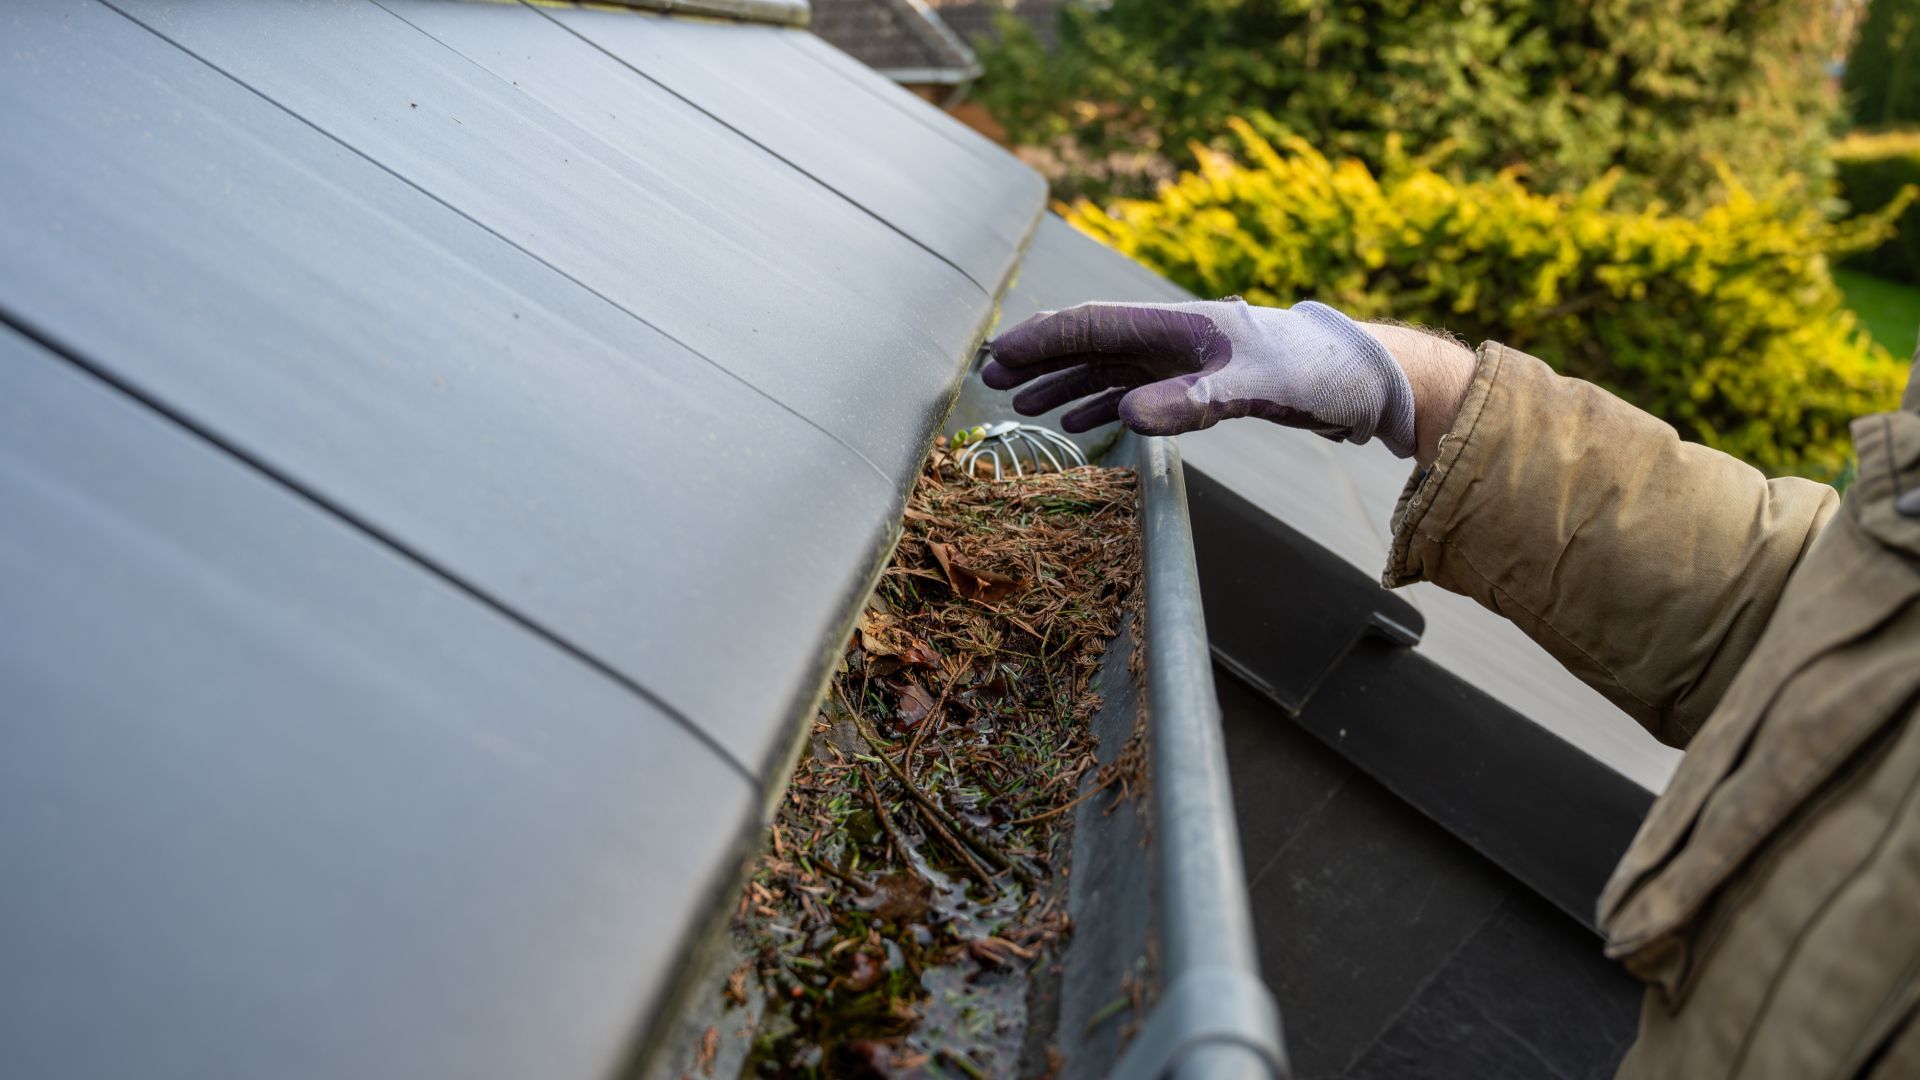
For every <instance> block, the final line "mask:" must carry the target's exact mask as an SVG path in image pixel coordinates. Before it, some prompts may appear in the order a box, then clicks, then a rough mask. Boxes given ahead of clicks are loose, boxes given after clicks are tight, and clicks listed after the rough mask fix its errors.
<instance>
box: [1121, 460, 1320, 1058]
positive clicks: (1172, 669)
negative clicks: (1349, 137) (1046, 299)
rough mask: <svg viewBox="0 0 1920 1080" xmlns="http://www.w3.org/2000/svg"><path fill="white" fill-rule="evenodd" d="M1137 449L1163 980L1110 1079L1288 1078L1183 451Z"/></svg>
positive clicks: (1155, 860)
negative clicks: (1245, 858) (1239, 825)
mask: <svg viewBox="0 0 1920 1080" xmlns="http://www.w3.org/2000/svg"><path fill="white" fill-rule="evenodd" d="M1136 451H1137V464H1138V471H1139V476H1140V488H1141V490H1140V502H1141V518H1142V520H1141V534H1142V537H1143V539H1144V544H1145V552H1144V559H1143V561H1144V564H1145V571H1146V589H1147V605H1146V608H1147V618H1146V623H1147V626H1146V639H1147V640H1146V644H1147V701H1148V705H1149V707H1150V713H1151V716H1150V719H1151V735H1150V738H1151V750H1152V757H1151V762H1152V764H1151V768H1152V774H1151V790H1152V797H1153V814H1154V818H1153V823H1154V837H1153V851H1154V873H1155V878H1156V882H1157V884H1158V886H1159V894H1160V895H1159V900H1160V903H1159V910H1158V914H1159V921H1158V925H1159V929H1160V945H1161V949H1160V961H1161V969H1162V977H1161V994H1160V999H1159V1002H1158V1003H1157V1004H1156V1006H1155V1008H1154V1011H1153V1013H1152V1015H1151V1016H1150V1017H1149V1018H1148V1020H1147V1023H1146V1026H1145V1027H1144V1028H1143V1029H1142V1030H1141V1032H1140V1034H1139V1036H1138V1037H1136V1038H1135V1039H1134V1041H1133V1043H1132V1044H1131V1045H1130V1046H1129V1047H1128V1048H1127V1052H1126V1055H1125V1056H1124V1057H1123V1058H1122V1059H1121V1062H1120V1067H1119V1069H1118V1070H1117V1071H1116V1073H1115V1076H1116V1077H1120V1078H1123V1080H1148V1078H1152V1080H1159V1078H1162V1077H1167V1076H1177V1077H1180V1078H1183V1080H1186V1078H1200V1077H1205V1078H1209V1080H1211V1078H1225V1077H1231V1078H1239V1077H1246V1078H1249V1080H1252V1078H1256V1077H1258V1078H1271V1077H1285V1076H1286V1075H1287V1074H1288V1070H1287V1061H1286V1052H1285V1049H1284V1048H1283V1046H1282V1044H1281V1037H1280V1014H1279V1010H1278V1009H1277V1008H1276V1007H1275V1005H1274V1003H1273V998H1272V996H1271V995H1270V994H1268V992H1267V989H1266V986H1265V984H1263V983H1262V982H1261V981H1260V976H1259V966H1258V960H1257V954H1256V953H1255V952H1254V945H1253V921H1252V916H1251V915H1250V914H1249V912H1248V910H1247V885H1246V880H1245V876H1244V874H1243V871H1242V869H1241V861H1240V837H1239V833H1238V831H1237V830H1236V829H1235V826H1234V818H1233V797H1232V793H1231V790H1230V788H1229V786H1228V780H1227V759H1226V753H1225V750H1224V748H1223V746H1222V743H1221V736H1220V704H1219V701H1218V699H1217V698H1216V697H1215V695H1214V688H1213V657H1212V654H1211V653H1210V651H1209V649H1208V646H1207V634H1206V623H1205V621H1204V618H1203V615H1202V612H1201V608H1200V576H1199V573H1198V571H1197V569H1196V568H1195V566H1194V556H1193V533H1192V529H1191V526H1190V524H1189V522H1188V519H1187V491H1186V481H1185V479H1184V478H1183V476H1182V474H1181V471H1180V451H1179V448H1178V446H1177V445H1176V444H1175V443H1174V441H1173V440H1172V439H1161V438H1150V439H1144V440H1139V445H1138V446H1137V448H1136Z"/></svg>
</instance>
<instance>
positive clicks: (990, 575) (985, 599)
mask: <svg viewBox="0 0 1920 1080" xmlns="http://www.w3.org/2000/svg"><path fill="white" fill-rule="evenodd" d="M927 550H928V551H931V552H933V561H934V562H937V563H939V564H940V569H941V570H942V571H943V572H945V573H946V575H947V584H948V585H949V586H952V588H953V591H954V593H955V595H957V596H959V597H961V598H962V599H965V600H976V601H978V602H980V603H982V604H997V603H999V602H1000V601H1002V600H1005V599H1006V598H1007V597H1009V596H1012V595H1013V594H1014V593H1017V592H1019V591H1020V590H1022V589H1024V588H1026V582H1023V581H1021V580H1020V579H1019V578H1015V577H1009V576H1007V575H1006V574H1002V573H998V572H996V571H993V570H982V569H980V568H979V567H977V566H971V565H968V563H967V560H966V556H964V555H961V554H960V553H959V552H958V551H955V550H954V548H953V545H952V544H942V543H940V542H938V541H935V540H929V541H927Z"/></svg>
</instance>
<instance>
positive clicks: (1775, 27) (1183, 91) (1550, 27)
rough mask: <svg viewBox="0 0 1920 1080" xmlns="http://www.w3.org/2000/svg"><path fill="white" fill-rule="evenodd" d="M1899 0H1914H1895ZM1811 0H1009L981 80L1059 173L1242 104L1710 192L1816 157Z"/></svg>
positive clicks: (983, 92)
mask: <svg viewBox="0 0 1920 1080" xmlns="http://www.w3.org/2000/svg"><path fill="white" fill-rule="evenodd" d="M1908 2H1912V0H1908ZM1833 21H1834V20H1833V18H1832V16H1831V13H1830V12H1829V10H1828V5H1827V4H1825V3H1820V2H1815V0H1713V2H1710V3H1709V2H1700V0H1693V2H1678V3H1676V2H1672V0H1580V2H1579V3H1569V2H1567V0H1470V2H1464V3H1445V4H1439V3H1432V2H1431V0H1343V2H1341V3H1338V4H1330V3H1325V2H1323V0H1111V2H1107V3H1100V4H1090V3H1089V4H1081V3H1074V4H1069V5H1067V7H1066V9H1065V10H1064V12H1063V14H1062V17H1061V21H1060V26H1059V30H1060V33H1059V39H1060V40H1059V45H1058V47H1057V48H1054V49H1052V50H1049V49H1045V48H1042V47H1041V46H1040V43H1039V40H1038V38H1037V37H1036V36H1035V35H1034V34H1032V33H1030V32H1028V31H1026V30H1025V29H1024V28H1022V27H1021V26H1019V25H1018V24H1016V23H1013V22H1011V21H1009V22H1007V23H1004V24H1003V27H1004V32H1003V34H1002V36H1001V40H1000V41H999V42H998V43H997V44H994V43H985V44H983V45H982V49H981V60H982V62H983V64H984V65H985V66H986V75H985V77H984V78H983V79H982V80H981V83H980V85H979V87H978V88H977V89H976V95H977V97H978V99H979V100H981V101H983V102H984V103H985V104H986V105H987V106H988V108H989V109H991V110H992V111H993V113H994V115H995V117H997V118H998V119H999V120H1000V122H1001V123H1003V124H1005V125H1006V128H1007V133H1008V137H1009V138H1010V139H1011V140H1012V141H1013V142H1015V143H1017V144H1020V145H1022V146H1023V147H1027V148H1029V150H1030V151H1031V152H1032V154H1033V156H1034V158H1035V160H1036V163H1037V164H1040V165H1041V166H1042V167H1043V170H1044V171H1046V172H1047V173H1048V174H1049V178H1050V179H1052V180H1054V182H1055V190H1056V192H1059V193H1061V194H1062V195H1070V194H1084V195H1088V196H1091V197H1094V198H1106V197H1110V196H1113V195H1127V196H1137V197H1144V196H1147V195H1149V194H1151V193H1152V192H1153V190H1154V189H1155V184H1156V181H1158V180H1159V179H1160V178H1161V176H1162V175H1163V173H1164V172H1170V171H1171V169H1170V168H1169V166H1172V167H1180V168H1186V167H1191V166H1192V165H1193V164H1194V159H1193V158H1192V157H1191V156H1190V154H1189V153H1188V151H1187V148H1188V146H1189V144H1191V143H1192V142H1195V141H1199V142H1207V141H1210V140H1212V139H1214V138H1216V137H1218V136H1221V135H1223V134H1225V132H1226V123H1227V120H1228V119H1229V118H1232V117H1243V118H1245V119H1246V120H1247V121H1249V122H1250V123H1252V124H1253V126H1254V128H1255V130H1257V131H1259V132H1260V133H1261V134H1262V135H1264V136H1266V137H1268V138H1273V139H1278V138H1282V137H1285V136H1288V135H1297V136H1301V137H1304V138H1306V139H1307V140H1309V141H1310V142H1312V143H1313V144H1314V145H1316V146H1318V147H1320V148H1322V149H1323V150H1324V151H1326V152H1328V153H1332V154H1337V155H1351V156H1354V157H1358V158H1360V159H1361V160H1363V161H1365V162H1367V163H1368V164H1369V165H1370V166H1372V167H1375V168H1380V167H1383V166H1384V165H1385V163H1386V159H1385V158H1384V156H1383V154H1384V152H1385V146H1386V143H1387V141H1388V139H1389V138H1390V137H1397V138H1401V139H1404V140H1405V145H1406V148H1407V150H1408V151H1409V152H1412V153H1415V154H1419V155H1432V156H1434V158H1435V159H1436V160H1442V159H1444V161H1445V163H1446V166H1447V168H1448V169H1451V170H1458V171H1459V172H1460V173H1461V174H1462V175H1464V176H1468V177H1476V178H1484V177H1486V176H1490V175H1492V174H1493V173H1495V172H1497V171H1499V170H1500V169H1503V168H1509V167H1520V168H1525V169H1526V170H1527V178H1528V180H1529V182H1530V183H1531V184H1532V185H1533V186H1534V187H1535V188H1537V189H1539V190H1543V191H1558V190H1576V189H1578V188H1580V187H1582V186H1585V185H1586V184H1588V183H1591V182H1593V181H1595V180H1597V179H1598V178H1599V177H1600V176H1602V175H1604V174H1606V173H1607V172H1608V170H1610V169H1613V168H1616V167H1617V168H1619V169H1621V170H1623V172H1624V174H1625V175H1624V177H1623V178H1622V179H1621V180H1620V181H1619V182H1618V183H1619V189H1618V190H1619V192H1620V194H1621V196H1622V198H1623V200H1644V199H1648V198H1655V197H1657V198H1662V199H1664V200H1666V201H1667V202H1668V203H1669V204H1670V205H1676V206H1689V207H1691V206H1694V205H1697V204H1701V203H1704V202H1706V201H1710V199H1711V196H1712V194H1713V193H1714V192H1715V190H1716V188H1717V184H1718V176H1717V174H1716V172H1715V169H1714V165H1713V163H1714V162H1716V161H1719V162H1724V163H1725V164H1726V165H1727V166H1729V167H1730V168H1731V169H1732V170H1733V172H1734V173H1735V175H1737V176H1741V177H1774V176H1781V175H1784V174H1786V173H1789V172H1792V173H1799V174H1802V175H1806V176H1810V177H1815V178H1819V179H1823V178H1824V173H1825V170H1826V169H1827V168H1828V167H1829V166H1828V162H1827V159H1826V148H1827V144H1828V141H1829V129H1830V127H1831V126H1832V121H1833V120H1834V119H1835V118H1836V116H1837V114H1838V111H1839V109H1838V103H1837V100H1836V99H1835V96H1834V95H1833V94H1832V93H1831V92H1830V91H1829V88H1828V79H1827V75H1826V67H1825V65H1826V62H1827V59H1828V57H1829V55H1830V53H1831V49H1830V44H1829V43H1830V39H1831V36H1832V28H1833Z"/></svg>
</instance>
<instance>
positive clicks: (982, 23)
mask: <svg viewBox="0 0 1920 1080" xmlns="http://www.w3.org/2000/svg"><path fill="white" fill-rule="evenodd" d="M926 2H927V6H928V7H930V8H933V9H934V10H935V11H937V12H939V14H940V18H941V19H943V20H945V21H946V24H947V25H948V26H949V27H951V28H952V29H953V32H954V33H955V34H958V35H959V36H960V40H962V41H964V42H967V43H968V44H969V45H971V44H973V43H974V42H976V41H978V40H980V39H981V38H982V37H985V38H989V39H991V38H996V37H998V36H999V30H998V27H997V25H996V24H997V23H998V22H999V15H1000V13H1001V12H1006V13H1008V14H1011V15H1012V16H1013V17H1014V18H1016V19H1019V20H1020V21H1021V22H1024V23H1026V24H1027V25H1028V26H1029V27H1031V28H1032V30H1033V32H1034V34H1035V35H1036V36H1038V37H1039V39H1040V43H1041V44H1042V45H1045V46H1046V47H1047V48H1049V49H1051V48H1053V47H1054V46H1055V45H1057V44H1059V41H1060V12H1061V11H1062V10H1063V9H1065V8H1066V6H1067V3H1068V0H926ZM824 6H825V5H823V4H820V3H818V2H817V0H816V3H815V4H814V10H815V11H816V12H817V11H819V10H820V9H821V8H822V7H824ZM817 18H818V17H817V16H816V21H817Z"/></svg>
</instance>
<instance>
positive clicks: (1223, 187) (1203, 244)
mask: <svg viewBox="0 0 1920 1080" xmlns="http://www.w3.org/2000/svg"><path fill="white" fill-rule="evenodd" d="M1235 133H1236V134H1237V135H1238V137H1239V139H1240V144H1241V147H1242V152H1241V154H1240V156H1239V157H1238V158H1233V157H1228V156H1225V155H1219V154H1208V153H1204V152H1203V153H1202V157H1201V160H1202V165H1201V168H1200V170H1199V171H1197V172H1193V173H1188V174H1183V175H1182V176H1181V177H1180V178H1179V179H1178V180H1177V181H1175V182H1173V183H1171V184H1168V185H1166V186H1164V187H1163V188H1162V189H1161V191H1160V194H1159V195H1158V197H1156V198H1153V199H1140V200H1126V201H1122V202H1119V203H1116V204H1115V205H1113V206H1112V207H1110V208H1108V209H1101V208H1100V207H1097V206H1095V205H1093V204H1091V203H1087V202H1081V203H1079V204H1077V205H1074V206H1063V207H1061V210H1062V212H1063V213H1064V214H1065V215H1066V216H1067V218H1068V219H1069V220H1070V221H1071V222H1072V223H1073V224H1074V225H1076V226H1078V227H1079V228H1080V229H1082V230H1083V231H1085V232H1087V233H1089V234H1091V235H1093V236H1094V237H1096V238H1098V239H1100V240H1102V241H1104V242H1106V243H1107V244H1109V245H1110V246H1112V247H1114V248H1117V249H1119V250H1120V251H1123V252H1125V253H1126V254H1128V255H1130V256H1132V257H1134V258H1135V259H1138V260H1140V261H1141V262H1143V263H1145V264H1146V265H1148V266H1151V267H1153V268H1154V269H1156V270H1159V271H1160V272H1161V273H1163V274H1166V275H1167V276H1169V277H1171V278H1172V279H1174V280H1175V281H1177V282H1179V283H1180V284H1182V285H1184V286H1186V287H1187V288H1188V289H1190V290H1192V291H1194V292H1196V293H1199V294H1200V295H1203V296H1223V295H1227V294H1231V293H1237V294H1239V295H1241V296H1244V297H1246V298H1247V300H1248V301H1249V302H1251V303H1260V304H1290V303H1292V302H1294V301H1295V300H1299V299H1307V298H1312V299H1317V300H1321V301H1323V302H1325V303H1328V304H1331V305H1333V306H1335V307H1337V308H1340V309H1341V310H1343V311H1346V312H1348V313H1350V314H1352V315H1354V316H1356V317H1358V318H1396V319H1405V320H1409V321H1413V322H1420V323H1425V324H1428V325H1433V326H1442V327H1446V328H1448V329H1450V330H1453V331H1455V332H1456V333H1459V334H1460V335H1461V336H1463V337H1465V338H1467V339H1469V340H1475V341H1477V340H1481V339H1487V338H1491V339H1495V340H1499V341H1503V342H1505V343H1507V344H1509V345H1512V346H1514V347H1516V348H1522V349H1526V350H1527V351H1529V352H1532V353H1534V354H1535V355H1537V356H1539V357H1540V358H1541V359H1543V360H1546V361H1547V362H1548V363H1550V364H1553V365H1554V366H1555V367H1556V368H1558V369H1559V370H1561V371H1564V372H1566V373H1568V374H1571V375H1576V376H1579V377H1581V378H1584V379H1589V380H1592V381H1594V382H1597V383H1599V384H1601V385H1603V386H1606V387H1608V388H1609V389H1611V390H1613V391H1614V392H1616V393H1618V394H1620V395H1621V396H1622V397H1624V398H1626V399H1627V400H1629V401H1631V402H1633V403H1634V404H1636V405H1639V406H1640V407H1642V408H1644V409H1647V410H1648V411H1650V412H1652V413H1654V414H1655V415H1657V416H1660V417H1662V418H1664V419H1666V420H1667V421H1669V422H1670V423H1672V424H1673V425H1674V426H1675V427H1676V428H1678V429H1679V430H1680V432H1681V433H1682V434H1683V435H1685V436H1686V437H1688V438H1692V439H1697V440H1699V441H1700V442H1703V443H1706V444H1707V445H1709V446H1714V447H1718V448H1720V449H1722V450H1725V451H1727V452H1729V453H1732V454H1736V455H1739V456H1740V457H1743V458H1745V459H1746V460H1748V461H1751V462H1753V463H1754V464H1755V465H1758V466H1759V467H1761V468H1762V469H1765V470H1766V471H1768V472H1770V473H1775V474H1782V473H1799V474H1802V475H1806V476H1814V477H1819V478H1823V479H1830V478H1832V477H1834V476H1836V475H1838V474H1839V472H1840V471H1841V469H1842V468H1843V467H1844V465H1845V464H1846V462H1847V460H1848V457H1849V454H1850V447H1849V442H1848V438H1847V423H1848V421H1849V420H1851V419H1852V418H1853V417H1855V416H1858V415H1861V414H1862V413H1868V412H1875V411H1880V410H1884V409H1888V408H1891V407H1893V406H1895V405H1896V404H1897V402H1898V400H1899V394H1900V387H1901V385H1902V382H1903V380H1904V378H1905V364H1904V363H1902V362H1900V361H1897V360H1895V359H1894V358H1893V357H1892V356H1890V355H1888V353H1887V351H1886V350H1885V349H1884V348H1881V347H1880V346H1878V345H1876V344H1874V343H1873V342H1872V340H1871V339H1870V338H1869V337H1868V336H1867V334H1866V332H1865V330H1863V329H1862V328H1861V327H1860V325H1859V324H1858V323H1857V321H1856V320H1855V318H1854V316H1853V315H1852V313H1850V312H1848V311H1846V310H1845V309H1844V308H1843V307H1842V306H1841V304H1842V302H1841V297H1840V293H1839V290H1838V289H1837V288H1836V287H1835V286H1834V284H1833V280H1832V277H1831V276H1830V274H1829V270H1828V259H1829V258H1831V257H1835V256H1838V255H1841V254H1845V253H1848V252H1851V251H1856V250H1860V249H1862V248H1866V247H1870V246H1872V245H1873V244H1875V243H1877V242H1879V240H1880V239H1881V238H1882V237H1883V236H1884V235H1885V234H1886V232H1887V230H1888V228H1889V222H1890V221H1891V219H1892V218H1893V217H1894V216H1896V215H1897V214H1898V213H1899V212H1900V211H1901V210H1902V209H1904V208H1905V200H1902V201H1900V202H1898V203H1895V204H1892V205H1890V206H1889V207H1887V208H1885V209H1884V210H1882V211H1881V212H1879V213H1877V214H1875V215H1872V216H1869V217H1863V218H1857V219H1854V220H1853V221H1850V222H1847V223H1845V224H1843V225H1840V226H1834V225H1830V224H1828V223H1827V222H1826V221H1825V220H1824V219H1822V218H1821V217H1819V216H1818V215H1817V214H1816V213H1814V212H1813V211H1810V210H1804V209H1797V208H1796V207H1799V206H1801V205H1802V204H1803V203H1804V200H1797V199H1792V198H1786V197H1777V196H1779V195H1781V193H1780V192H1776V193H1774V194H1772V195H1769V194H1755V193H1753V192H1751V191H1749V190H1748V189H1746V188H1745V187H1743V186H1741V185H1740V184H1739V183H1737V182H1735V181H1734V180H1733V178H1732V177H1730V176H1725V177H1722V180H1723V182H1724V183H1725V185H1726V188H1727V191H1728V194H1727V196H1726V197H1724V198H1723V199H1721V200H1720V201H1718V202H1715V203H1713V204H1712V205H1710V206H1708V207H1707V208H1706V209H1705V210H1703V211H1702V212H1700V213H1699V214H1697V215H1694V216H1680V215H1676V214H1673V213H1671V212H1669V211H1667V210H1666V209H1665V208H1664V207H1662V206H1660V205H1657V204H1656V205H1654V206H1650V207H1646V208H1644V209H1637V210H1636V209H1622V208H1620V207H1619V206H1618V205H1617V204H1616V202H1615V200H1614V198H1613V191H1612V180H1611V178H1609V179H1606V180H1603V181H1601V182H1600V183H1597V184H1594V185H1591V186H1589V187H1588V188H1586V189H1585V190H1584V191H1581V192H1579V193H1577V194H1568V195H1542V194H1538V193H1535V192H1533V191H1530V190H1528V189H1527V188H1526V187H1525V186H1524V185H1523V184H1522V183H1521V182H1520V179H1519V177H1518V176H1517V175H1516V173H1514V172H1512V171H1509V172H1504V173H1501V174H1499V175H1498V176H1496V177H1494V178H1492V179H1489V180H1485V181H1479V182H1470V183H1458V182H1453V181H1449V180H1448V179H1446V178H1444V177H1442V176H1440V175H1439V174H1438V173H1435V172H1433V171H1432V170H1430V169H1427V168H1425V167H1423V166H1421V165H1420V164H1418V163H1415V162H1410V161H1408V160H1406V159H1405V158H1404V157H1403V156H1400V155H1397V154H1396V155H1393V156H1392V157H1391V158H1390V161H1391V164H1390V165H1389V167H1388V168H1387V169H1386V170H1385V175H1384V176H1383V177H1376V176H1375V175H1374V174H1373V173H1372V172H1370V171H1369V170H1368V169H1367V168H1366V167H1365V166H1364V165H1362V164H1361V163H1360V162H1358V161H1356V160H1351V159H1348V160H1342V161H1338V162H1336V161H1331V160H1329V159H1328V158H1326V157H1325V156H1323V155H1322V154H1320V153H1319V152H1318V151H1316V150H1315V149H1314V148H1313V147H1311V146H1309V145H1307V144H1306V143H1305V142H1302V141H1299V140H1289V141H1286V142H1283V143H1282V148H1276V147H1275V146H1274V145H1272V144H1270V143H1268V142H1266V141H1264V140H1263V139H1261V138H1260V137H1259V136H1258V135H1256V134H1255V133H1254V132H1253V130H1252V129H1251V128H1250V127H1248V126H1247V125H1245V124H1236V125H1235ZM1910 197H1911V196H1910V195H1909V196H1908V198H1910Z"/></svg>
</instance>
